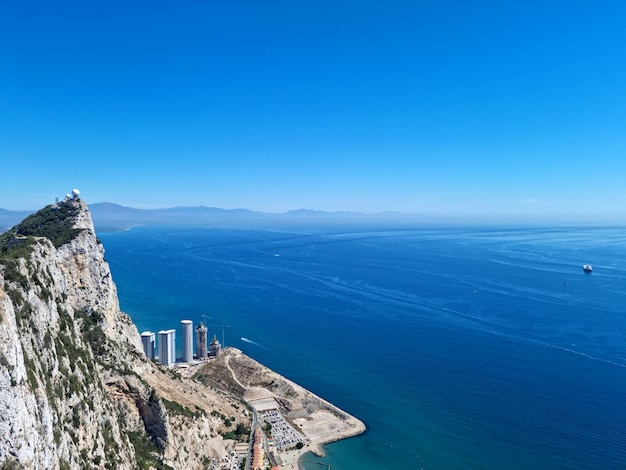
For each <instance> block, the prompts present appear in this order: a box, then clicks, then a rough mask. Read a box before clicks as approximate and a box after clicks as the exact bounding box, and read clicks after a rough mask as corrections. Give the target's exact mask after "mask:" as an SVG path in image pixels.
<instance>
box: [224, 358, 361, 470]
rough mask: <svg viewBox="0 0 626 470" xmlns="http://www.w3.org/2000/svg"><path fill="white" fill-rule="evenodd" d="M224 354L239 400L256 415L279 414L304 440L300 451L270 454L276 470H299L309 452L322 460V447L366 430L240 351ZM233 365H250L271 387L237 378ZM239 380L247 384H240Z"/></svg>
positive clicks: (306, 390)
mask: <svg viewBox="0 0 626 470" xmlns="http://www.w3.org/2000/svg"><path fill="white" fill-rule="evenodd" d="M227 351H228V353H227V354H226V356H228V357H227V358H226V357H225V358H224V360H225V363H226V365H227V368H228V370H229V372H230V373H231V378H232V379H233V380H234V381H235V382H236V383H238V384H239V385H240V386H243V387H244V388H245V391H244V394H243V397H242V398H243V399H244V400H245V401H246V402H247V403H248V404H249V405H250V406H252V407H253V408H254V409H255V410H256V411H257V412H259V411H261V410H263V409H276V410H279V412H280V413H281V414H282V415H283V417H284V418H285V419H286V420H287V421H288V422H289V423H291V425H292V426H293V427H294V428H295V430H297V432H298V433H300V434H301V435H302V436H303V437H304V441H303V444H304V445H303V447H302V448H301V449H295V448H291V449H289V450H278V449H276V450H275V451H274V453H275V455H276V456H278V457H279V458H280V461H281V463H280V465H278V468H279V469H281V470H282V469H291V468H292V467H291V465H297V467H298V468H299V469H301V470H302V469H303V466H302V459H303V457H304V455H305V454H307V453H309V452H310V453H312V454H314V455H316V456H318V457H321V458H323V457H325V456H326V452H325V451H324V448H323V446H324V445H326V444H331V443H333V442H337V441H341V440H344V439H349V438H351V437H355V436H358V435H360V434H363V433H364V432H365V431H366V430H367V427H366V426H365V423H363V422H362V421H361V420H359V419H358V418H356V417H355V416H353V415H351V414H350V413H348V412H346V411H344V410H342V409H341V408H339V407H338V406H336V405H334V404H332V403H330V402H329V401H327V400H325V399H323V398H321V397H320V396H318V395H316V394H315V393H313V392H311V391H310V390H308V389H306V388H304V387H302V386H301V385H299V384H297V383H295V382H294V381H292V380H290V379H287V378H286V377H284V376H282V375H280V374H279V373H277V372H275V371H273V370H272V369H270V368H268V367H266V366H264V365H263V364H261V363H260V362H257V361H256V360H254V359H252V358H251V357H249V356H247V355H246V354H245V353H243V352H242V351H241V350H239V349H236V348H228V349H227ZM237 363H240V364H241V365H242V366H244V365H245V366H248V367H250V366H251V365H252V366H253V367H254V369H256V371H257V372H258V374H259V376H260V377H263V380H264V381H265V383H267V382H269V381H271V382H272V383H274V384H275V385H274V387H273V388H271V389H270V388H268V387H264V386H262V385H261V384H258V383H256V384H255V383H253V382H254V380H251V381H248V380H246V379H245V378H244V377H238V375H240V374H237ZM241 380H243V381H244V382H247V383H245V384H242V383H241Z"/></svg>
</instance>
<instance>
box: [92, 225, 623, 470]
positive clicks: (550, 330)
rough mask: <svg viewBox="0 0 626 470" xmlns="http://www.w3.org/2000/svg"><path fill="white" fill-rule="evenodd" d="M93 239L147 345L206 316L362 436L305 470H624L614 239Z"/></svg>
mask: <svg viewBox="0 0 626 470" xmlns="http://www.w3.org/2000/svg"><path fill="white" fill-rule="evenodd" d="M98 235H99V237H100V239H101V240H102V241H103V243H104V246H105V249H106V258H107V260H108V261H109V263H110V265H111V269H112V272H113V278H114V280H115V282H116V283H117V286H118V291H119V296H120V303H121V307H122V309H123V310H124V311H126V312H127V313H129V314H130V315H131V317H132V318H133V320H134V321H135V323H136V324H137V326H138V328H139V329H140V330H144V329H150V330H153V331H154V330H159V329H162V328H180V327H179V325H180V320H181V319H186V318H190V319H192V320H193V321H194V322H195V323H197V322H199V321H201V320H202V315H207V316H208V317H211V318H210V319H209V320H208V323H209V327H210V330H211V332H212V333H211V334H213V333H214V334H217V336H218V338H219V339H220V340H221V339H222V335H223V336H224V338H225V342H226V345H228V346H235V347H237V348H240V349H242V350H243V351H244V352H246V353H247V354H249V355H250V356H252V357H254V358H255V359H257V360H259V361H261V362H262V363H264V364H266V365H267V366H269V367H271V368H273V369H275V370H276V371H277V372H279V373H281V374H283V375H285V376H287V377H289V378H291V379H293V380H295V381H297V382H298V383H300V384H301V385H303V386H305V387H306V388H308V389H310V390H312V391H314V392H315V393H317V394H319V395H320V396H322V397H324V398H326V399H327V400H329V401H331V402H333V403H335V404H336V405H338V406H340V407H341V408H343V409H345V410H346V411H348V412H350V413H351V414H354V415H355V416H357V417H359V418H360V419H362V420H363V421H365V423H366V424H367V426H368V431H367V433H365V434H364V435H362V436H359V437H357V438H353V439H348V440H345V441H341V442H338V443H334V444H331V445H328V446H326V450H327V453H328V455H327V457H326V458H324V459H320V458H317V457H315V456H311V455H308V456H307V458H306V461H305V466H306V468H307V470H315V469H322V468H326V467H325V466H322V465H320V464H319V463H318V462H323V463H325V464H330V465H331V466H332V469H333V470H338V469H363V470H368V469H375V468H376V469H379V468H386V469H408V468H418V469H419V468H424V469H477V468H478V469H480V468H484V469H492V468H493V469H500V468H513V469H515V468H520V469H521V468H550V469H554V468H564V469H565V468H587V469H589V468H603V469H604V468H626V404H625V403H624V398H623V393H624V390H625V389H626V231H624V230H623V229H622V228H552V229H549V228H526V229H501V228H493V229H486V228H481V229H441V228H439V229H418V230H386V231H381V230H360V231H355V230H354V229H351V230H349V231H345V230H325V231H321V230H319V231H313V230H311V231H307V230H302V229H299V230H297V231H296V230H282V231H267V230H265V231H263V230H252V229H250V230H244V229H237V230H233V229H166V228H159V229H156V228H138V229H133V230H131V231H129V232H117V233H99V234H98ZM587 262H588V263H591V264H593V265H594V272H593V274H591V275H586V274H584V273H583V272H582V267H581V265H582V264H583V263H587ZM221 325H227V327H224V328H223V329H222V327H221ZM242 338H245V339H246V340H248V341H243V340H242Z"/></svg>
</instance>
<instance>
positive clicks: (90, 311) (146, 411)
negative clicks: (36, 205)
mask: <svg viewBox="0 0 626 470" xmlns="http://www.w3.org/2000/svg"><path fill="white" fill-rule="evenodd" d="M225 416H228V417H229V418H228V419H221V418H220V417H225ZM238 423H239V424H240V427H241V426H247V425H249V417H248V413H247V411H246V410H245V407H242V406H240V404H238V403H237V402H235V401H234V400H233V399H231V398H228V397H227V396H225V395H224V394H223V393H218V392H217V391H216V390H213V389H210V388H208V387H205V386H203V385H201V384H199V383H196V382H195V381H192V380H191V379H186V378H184V377H182V376H180V375H179V374H177V373H176V372H174V371H171V370H168V369H164V368H163V367H162V366H160V365H158V364H156V363H153V362H152V361H149V360H147V359H146V357H145V356H144V354H143V350H142V347H141V340H140V336H139V334H138V332H137V329H136V327H135V326H134V324H133V323H132V321H131V320H130V318H129V317H128V316H127V315H126V314H124V313H123V312H121V311H120V307H119V302H118V298H117V291H116V287H115V284H114V282H113V280H112V279H111V272H110V270H109V266H108V264H107V263H106V261H105V259H104V248H103V246H102V244H101V243H100V241H99V240H98V239H97V237H96V235H95V233H94V227H93V222H92V219H91V215H90V213H89V210H88V209H87V206H86V204H85V203H84V202H82V201H81V200H80V199H78V198H73V199H67V200H65V201H63V202H60V203H58V204H55V205H52V206H48V207H46V208H44V209H42V210H41V211H39V212H37V213H35V214H33V215H31V216H29V217H27V218H26V219H25V220H24V221H23V222H22V223H21V224H18V225H16V226H15V227H13V228H12V229H11V230H9V231H8V232H6V233H4V234H2V235H0V469H2V468H28V469H30V468H33V469H46V470H47V469H74V468H76V469H87V468H98V469H100V468H116V469H134V468H210V466H209V464H210V462H211V460H214V459H220V458H221V457H222V456H223V455H224V454H225V453H226V452H227V451H228V449H229V446H230V445H232V442H231V441H228V440H225V439H223V435H227V436H232V433H231V434H227V433H228V432H229V431H232V429H228V428H229V427H231V426H233V427H234V426H235V425H237V424H238Z"/></svg>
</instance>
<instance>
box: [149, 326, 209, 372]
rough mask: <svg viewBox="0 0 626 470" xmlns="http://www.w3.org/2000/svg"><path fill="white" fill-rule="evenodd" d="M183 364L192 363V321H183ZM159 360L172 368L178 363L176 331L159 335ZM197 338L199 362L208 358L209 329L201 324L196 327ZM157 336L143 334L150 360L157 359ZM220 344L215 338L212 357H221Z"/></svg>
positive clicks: (163, 331) (162, 331)
mask: <svg viewBox="0 0 626 470" xmlns="http://www.w3.org/2000/svg"><path fill="white" fill-rule="evenodd" d="M180 323H181V329H182V343H183V344H182V356H181V361H182V362H192V361H193V359H194V355H193V322H192V321H191V320H182V321H181V322H180ZM158 335H159V342H158V360H159V361H160V362H161V364H163V365H164V366H170V365H172V364H174V363H175V362H176V330H161V331H159V333H158ZM196 336H197V340H196V341H197V348H196V358H197V359H199V360H202V359H206V358H207V357H208V351H207V328H206V327H205V326H204V325H203V324H202V323H200V325H198V327H196ZM155 341H156V335H155V333H153V332H151V331H144V332H143V333H141V342H142V344H143V351H144V353H145V354H146V357H148V359H156V358H157V357H155V353H156V352H157V350H156V348H155ZM219 351H220V344H219V342H218V341H217V338H214V339H213V341H212V342H211V355H212V356H217V355H219Z"/></svg>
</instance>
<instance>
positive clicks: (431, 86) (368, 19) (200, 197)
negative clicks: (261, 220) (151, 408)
mask: <svg viewBox="0 0 626 470" xmlns="http://www.w3.org/2000/svg"><path fill="white" fill-rule="evenodd" d="M624 25H626V2H622V1H615V2H611V1H603V2H592V1H575V0H574V1H571V0H570V1H534V0H530V1H520V2H509V1H471V2H469V1H445V0H444V1H440V2H432V1H429V2H421V1H406V2H405V1H385V2H382V1H378V2H373V1H367V0H364V1H358V2H356V1H355V2H351V1H325V0H316V1H310V2H309V1H296V2H294V1H237V0H214V1H200V0H193V1H192V0H182V1H171V0H168V1H165V0H162V1H159V0H151V1H145V2H142V1H130V2H126V1H125V2H121V1H119V2H117V1H107V2H96V1H75V2H67V1H62V0H61V1H54V2H49V1H46V2H43V1H42V2H35V1H29V0H26V1H18V0H0V54H1V57H2V60H1V61H0V62H1V63H0V159H1V165H2V171H1V172H0V207H4V208H8V209H16V210H17V209H37V208H39V207H42V206H43V205H46V204H48V203H50V202H52V201H54V197H56V196H63V195H64V194H65V193H66V192H68V191H69V190H71V189H72V188H74V187H77V188H79V189H80V190H81V193H82V195H83V197H84V199H85V200H86V201H87V202H91V203H93V202H102V201H109V202H117V203H120V204H124V205H128V206H132V207H141V208H151V207H170V206H177V205H206V206H215V207H223V208H235V207H245V208H249V209H253V210H262V211H268V212H282V211H286V210H290V209H298V208H308V209H318V210H354V211H361V212H367V213H375V212H380V211H387V210H394V211H405V212H420V213H424V214H429V215H436V216H443V217H452V218H454V217H474V218H476V219H479V218H489V219H493V220H498V218H503V219H504V218H519V219H520V220H531V219H536V220H555V221H557V220H566V219H567V220H575V221H585V220H589V221H596V220H606V221H623V222H626V26H624Z"/></svg>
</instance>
